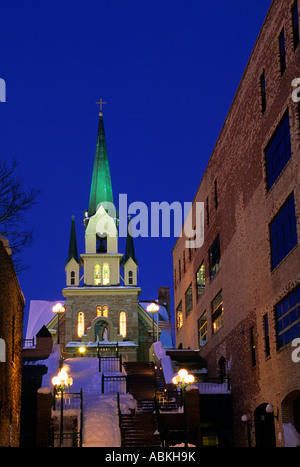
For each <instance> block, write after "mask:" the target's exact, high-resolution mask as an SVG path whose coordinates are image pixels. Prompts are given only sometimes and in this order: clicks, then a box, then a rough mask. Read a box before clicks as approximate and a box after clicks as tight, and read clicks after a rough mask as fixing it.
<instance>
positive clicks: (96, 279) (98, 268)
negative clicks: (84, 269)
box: [94, 264, 101, 285]
mask: <svg viewBox="0 0 300 467" xmlns="http://www.w3.org/2000/svg"><path fill="white" fill-rule="evenodd" d="M94 284H95V285H99V284H101V266H100V264H95V267H94Z"/></svg>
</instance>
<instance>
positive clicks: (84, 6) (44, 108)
mask: <svg viewBox="0 0 300 467" xmlns="http://www.w3.org/2000/svg"><path fill="white" fill-rule="evenodd" d="M270 4H271V0H252V1H251V3H249V2H241V1H240V0H228V1H227V2H224V0H215V1H214V2H207V1H204V0H181V1H179V0H151V1H150V0H147V1H146V0H144V1H141V0H127V1H125V0H123V1H121V0H109V1H104V0H97V1H95V0H85V1H83V0H72V1H69V0H68V1H66V0H64V1H57V0H51V1H48V0H45V1H42V2H41V1H40V0H38V1H37V0H28V1H26V2H25V1H24V0H14V1H9V2H2V4H1V12H0V14H1V29H0V43H1V51H0V78H3V79H4V80H5V81H6V87H7V95H6V99H7V101H6V103H0V122H1V124H0V156H1V157H2V158H4V159H6V160H11V159H12V158H16V159H17V161H18V162H19V164H20V165H19V169H18V174H20V175H21V176H22V178H23V179H24V182H25V185H26V186H28V187H29V186H31V187H34V188H37V189H41V190H42V194H41V196H40V197H39V204H38V205H37V206H35V207H34V208H33V209H32V211H31V212H30V213H29V214H28V216H27V219H28V225H29V226H32V227H34V230H35V243H34V245H33V246H32V247H31V248H30V249H28V250H26V251H24V261H25V262H26V263H28V264H29V269H28V270H27V271H26V272H24V273H23V274H22V275H21V276H20V278H19V281H20V285H21V288H22V290H23V293H24V295H25V299H26V311H27V310H28V307H29V302H30V300H32V299H36V300H59V299H62V295H61V289H62V288H63V287H64V285H65V271H64V266H65V259H66V257H67V254H68V243H69V234H70V225H71V216H72V215H73V214H74V215H75V216H76V218H75V220H76V228H77V238H78V247H79V252H81V253H83V252H84V229H83V223H82V219H83V212H84V210H85V209H87V208H88V200H89V191H90V183H91V175H92V168H93V161H94V153H95V144H96V134H97V126H98V112H99V109H98V106H96V105H95V102H96V101H98V100H99V98H100V97H102V98H103V99H104V100H105V101H107V102H108V104H107V105H106V106H104V124H105V131H106V138H107V146H108V156H109V163H110V170H111V177H112V184H113V191H114V196H115V198H116V199H117V197H118V194H119V193H127V195H128V202H129V203H131V202H133V201H143V202H144V203H146V204H147V205H148V206H149V207H150V203H151V201H159V202H161V201H168V202H170V203H172V202H173V201H180V202H182V203H183V202H184V201H192V200H193V198H194V196H195V193H196V190H197V187H198V185H199V183H200V181H201V178H202V175H203V172H204V170H205V167H206V165H207V162H208V160H209V157H210V155H211V153H212V150H213V148H214V145H215V143H216V140H217V137H218V135H219V132H220V130H221V127H222V124H223V122H224V119H225V117H226V115H227V112H228V110H229V107H230V104H231V102H232V99H233V97H234V94H235V92H236V90H237V87H238V84H239V82H240V79H241V77H242V74H243V71H244V69H245V66H246V64H247V61H248V59H249V56H250V54H251V51H252V49H253V46H254V44H255V41H256V39H257V36H258V33H259V31H260V29H261V26H262V24H263V21H264V18H265V16H266V14H267V11H268V8H269V6H270ZM174 244H175V238H174V237H172V238H169V239H165V238H158V239H151V238H149V239H145V238H137V239H136V240H135V249H136V255H137V257H138V261H139V285H140V286H141V287H142V294H141V299H152V298H156V297H157V291H158V287H159V286H160V285H161V286H169V287H170V291H171V296H173V284H172V253H171V250H172V248H173V246H174ZM122 248H124V244H123V241H120V249H121V251H123V250H122Z"/></svg>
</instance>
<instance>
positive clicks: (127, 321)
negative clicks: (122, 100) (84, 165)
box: [26, 99, 173, 361]
mask: <svg viewBox="0 0 300 467" xmlns="http://www.w3.org/2000/svg"><path fill="white" fill-rule="evenodd" d="M84 226H85V252H84V253H82V254H80V255H79V254H78V248H77V238H76V226H75V219H74V217H73V218H72V221H71V230H70V240H69V251H68V256H67V259H66V264H65V272H66V284H65V287H64V288H63V290H62V294H63V297H64V298H65V301H64V302H62V305H63V307H62V311H63V312H62V313H55V314H54V313H53V311H52V307H53V302H41V301H31V304H30V310H29V319H28V326H27V336H26V337H27V338H33V337H34V336H35V335H36V333H37V332H38V331H39V330H40V328H41V326H42V325H46V327H47V328H48V330H49V331H50V332H51V334H52V336H53V339H54V342H59V343H60V344H62V346H63V349H64V356H65V357H66V358H67V357H77V356H79V355H80V353H79V352H84V354H82V355H85V356H97V352H99V349H105V348H108V347H109V346H110V347H116V348H117V349H118V353H119V354H120V355H122V358H123V360H124V361H147V360H149V349H150V347H151V345H152V344H153V342H154V340H159V339H161V338H163V339H164V340H165V343H164V344H165V345H166V347H173V345H172V338H171V325H170V305H169V298H168V295H169V294H168V290H166V289H168V288H165V287H161V288H159V289H160V290H159V297H158V299H157V300H154V301H155V302H156V304H157V309H158V311H157V312H156V313H151V312H149V309H148V311H147V307H148V306H149V305H150V304H151V303H152V301H149V302H148V301H139V296H140V294H141V288H140V287H139V286H138V280H137V279H138V274H137V273H138V261H137V258H136V256H135V249H134V242H133V237H132V235H131V234H130V220H128V230H127V239H126V248H125V253H124V254H123V253H121V252H119V250H118V211H116V210H115V207H114V198H113V190H112V183H111V175H110V168H109V162H108V153H107V145H106V137H105V131H104V121H103V112H102V99H101V102H100V113H99V123H98V133H97V143H96V151H95V159H94V166H93V173H92V177H91V188H90V198H89V204H88V209H87V210H86V211H85V213H84ZM166 291H167V293H166Z"/></svg>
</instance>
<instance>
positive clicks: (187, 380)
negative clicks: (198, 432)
mask: <svg viewBox="0 0 300 467" xmlns="http://www.w3.org/2000/svg"><path fill="white" fill-rule="evenodd" d="M194 381H195V378H194V376H193V375H191V374H189V373H188V372H187V370H185V369H184V368H182V369H181V370H179V371H178V374H177V375H176V376H174V377H173V378H172V383H173V384H176V385H178V386H180V388H181V392H182V402H183V429H184V445H185V447H187V445H188V443H187V431H186V411H185V390H186V388H187V386H188V385H189V384H193V382H194Z"/></svg>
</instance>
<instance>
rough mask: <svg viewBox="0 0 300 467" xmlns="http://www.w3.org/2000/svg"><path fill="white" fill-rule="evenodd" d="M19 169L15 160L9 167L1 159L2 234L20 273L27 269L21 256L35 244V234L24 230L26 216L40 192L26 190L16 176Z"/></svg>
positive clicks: (0, 226) (0, 217)
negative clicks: (26, 248) (24, 250)
mask: <svg viewBox="0 0 300 467" xmlns="http://www.w3.org/2000/svg"><path fill="white" fill-rule="evenodd" d="M17 167H18V163H17V162H16V161H15V160H13V161H12V162H11V164H10V165H8V164H7V162H6V161H3V160H1V159H0V233H1V235H2V236H3V237H6V238H8V240H9V243H10V248H11V250H12V257H13V261H14V265H15V269H16V271H17V272H20V271H22V270H24V269H25V268H26V267H25V266H24V265H23V263H22V259H21V258H20V257H19V255H20V253H21V252H22V250H23V248H25V247H28V246H30V245H31V244H32V243H33V232H32V231H27V230H24V225H23V224H24V223H25V214H26V212H27V211H28V210H29V209H31V208H32V206H33V205H34V204H36V203H37V197H38V196H39V194H40V190H34V189H32V188H30V189H29V190H26V189H25V188H24V186H23V180H22V179H21V178H20V177H17V176H16V169H17Z"/></svg>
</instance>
